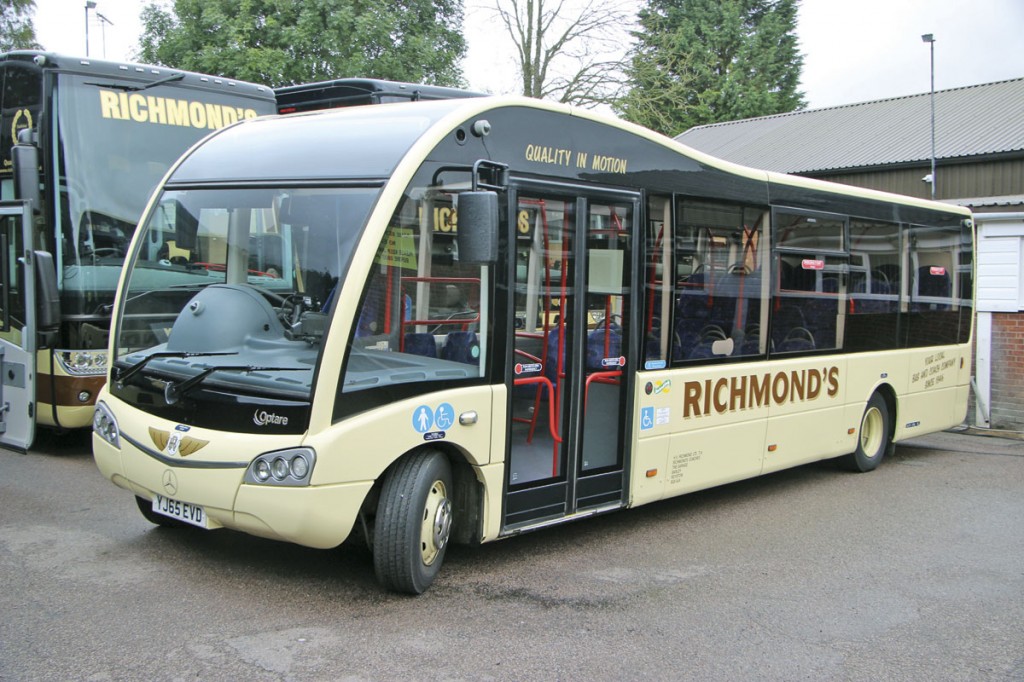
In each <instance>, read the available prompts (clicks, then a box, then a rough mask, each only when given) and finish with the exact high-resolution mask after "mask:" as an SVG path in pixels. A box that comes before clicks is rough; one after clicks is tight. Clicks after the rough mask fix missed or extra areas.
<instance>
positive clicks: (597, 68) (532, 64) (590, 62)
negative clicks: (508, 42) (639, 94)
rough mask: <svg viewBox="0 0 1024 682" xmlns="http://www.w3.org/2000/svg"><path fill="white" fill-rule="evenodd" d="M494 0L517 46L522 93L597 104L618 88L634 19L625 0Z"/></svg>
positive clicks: (608, 100)
mask: <svg viewBox="0 0 1024 682" xmlns="http://www.w3.org/2000/svg"><path fill="white" fill-rule="evenodd" d="M494 2H495V5H494V7H495V10H496V11H497V13H498V16H499V17H500V18H501V22H502V24H503V26H504V27H505V32H506V33H507V34H508V36H509V37H510V38H511V39H512V42H513V43H514V44H515V47H516V53H517V56H518V60H519V72H520V75H521V76H522V83H523V94H524V95H526V96H527V97H536V98H538V99H553V100H556V101H559V102H564V103H569V104H576V105H581V106H596V105H598V104H607V103H609V102H611V101H613V100H614V99H615V98H616V97H617V95H618V94H619V93H620V92H621V90H622V88H623V85H624V75H623V74H624V71H625V54H626V52H627V50H628V49H629V43H630V37H629V29H630V28H631V26H632V24H633V22H634V20H635V16H634V12H633V6H632V4H631V3H629V2H628V0H611V1H610V2H603V1H602V0H494Z"/></svg>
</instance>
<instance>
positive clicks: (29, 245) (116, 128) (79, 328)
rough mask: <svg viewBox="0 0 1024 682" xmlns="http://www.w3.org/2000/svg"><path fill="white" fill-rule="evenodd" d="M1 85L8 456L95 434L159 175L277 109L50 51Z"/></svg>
mask: <svg viewBox="0 0 1024 682" xmlns="http://www.w3.org/2000/svg"><path fill="white" fill-rule="evenodd" d="M0 82H2V83H3V87H2V89H0V112H2V113H0V158H2V159H3V163H2V165H0V252H2V253H3V257H2V259H0V260H2V267H0V375H2V376H3V378H4V379H3V382H2V384H0V405H2V406H3V409H2V410H0V445H3V446H6V447H9V448H13V449H17V450H27V449H28V448H29V447H30V446H31V445H32V440H33V437H34V435H35V428H36V426H37V425H41V426H45V427H51V428H57V429H84V428H88V427H89V425H90V424H91V423H92V416H93V410H94V408H95V403H96V395H97V394H98V393H99V389H100V387H101V386H102V385H103V381H104V378H105V376H106V373H107V345H108V340H109V339H108V329H109V325H110V313H111V310H112V308H113V302H114V290H115V288H116V286H117V281H118V277H119V276H120V273H121V266H122V265H123V264H124V258H125V255H126V254H127V253H128V244H129V242H130V241H131V237H132V234H133V233H134V231H135V225H136V223H138V221H139V218H140V217H141V216H142V212H143V210H144V209H145V207H146V202H147V201H148V200H149V195H150V194H151V193H152V192H153V190H154V189H155V188H156V186H157V185H158V184H159V183H160V180H161V178H162V177H163V175H164V173H166V172H167V169H168V168H170V167H171V165H172V164H173V163H174V162H175V161H176V160H177V159H178V157H179V156H181V155H182V154H183V153H184V152H185V151H186V150H187V149H188V148H189V147H190V146H192V145H193V144H195V143H196V142H197V141H198V140H199V139H200V138H202V137H203V136H205V135H206V134H208V133H210V132H211V131H212V130H216V129H217V128H220V127H222V126H224V125H229V124H231V123H233V122H235V121H238V120H240V119H245V118H254V117H256V116H257V115H262V114H272V113H274V112H275V107H274V95H273V92H272V91H271V90H270V89H269V88H267V87H264V86H259V85H255V84H252V83H244V82H241V81H235V80H231V79H225V78H219V77H216V76H207V75H203V74H196V73H187V72H183V71H179V70H176V69H168V68H166V67H162V66H149V65H145V64H129V63H117V62H108V61H103V60H98V59H83V58H80V57H70V56H66V55H58V54H53V53H49V52H36V51H17V52H8V53H4V54H0ZM168 246H169V250H168V251H166V252H165V253H163V254H162V257H163V258H164V259H165V260H168V261H173V260H174V259H176V258H185V257H186V256H185V253H184V252H183V251H180V250H179V249H176V248H174V246H173V245H168Z"/></svg>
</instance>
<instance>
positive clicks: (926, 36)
mask: <svg viewBox="0 0 1024 682" xmlns="http://www.w3.org/2000/svg"><path fill="white" fill-rule="evenodd" d="M921 40H922V41H924V42H926V43H928V45H929V47H930V48H931V53H932V90H931V104H932V172H931V175H930V176H929V178H930V179H929V181H928V184H929V185H931V186H932V199H934V198H935V36H934V35H932V34H931V33H925V34H924V35H923V36H921Z"/></svg>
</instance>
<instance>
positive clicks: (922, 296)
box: [907, 226, 970, 348]
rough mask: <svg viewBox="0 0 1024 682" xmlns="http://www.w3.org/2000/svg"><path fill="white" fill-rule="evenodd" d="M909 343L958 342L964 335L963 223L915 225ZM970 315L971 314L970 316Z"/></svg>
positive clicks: (911, 233) (911, 243)
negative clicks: (961, 307) (960, 293)
mask: <svg viewBox="0 0 1024 682" xmlns="http://www.w3.org/2000/svg"><path fill="white" fill-rule="evenodd" d="M907 244H908V248H909V254H908V255H909V259H910V270H909V272H908V275H909V276H910V297H909V298H910V304H909V310H908V317H909V322H908V325H907V328H908V329H907V346H908V347H911V348H913V347H916V346H931V345H937V344H946V343H956V342H957V340H958V338H959V336H960V310H959V297H957V298H954V296H955V292H956V291H958V289H959V287H958V284H957V283H956V282H955V278H956V277H958V276H959V275H960V272H959V270H960V269H959V267H958V266H959V263H960V260H961V259H960V256H959V250H960V248H961V238H960V229H959V227H941V228H940V227H917V226H914V227H911V228H910V230H909V239H908V240H907ZM969 319H970V318H968V320H969Z"/></svg>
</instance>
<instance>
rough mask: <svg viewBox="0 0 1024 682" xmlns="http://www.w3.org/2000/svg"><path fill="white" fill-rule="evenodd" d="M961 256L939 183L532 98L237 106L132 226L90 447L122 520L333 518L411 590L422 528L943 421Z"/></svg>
mask: <svg viewBox="0 0 1024 682" xmlns="http://www.w3.org/2000/svg"><path fill="white" fill-rule="evenodd" d="M168 242H174V244H175V245H176V246H177V247H178V248H186V249H187V251H188V259H187V260H184V261H179V262H171V263H167V262H165V259H164V258H163V257H162V256H161V249H162V247H163V245H164V244H166V243H168ZM972 268H973V230H972V220H971V215H970V213H969V212H968V211H966V210H963V209H960V208H957V207H953V206H947V205H943V204H937V203H930V202H926V201H921V200H916V199H909V198H905V197H899V196H894V195H888V194H881V193H877V192H871V191H866V190H861V189H855V188H852V187H844V186H840V185H834V184H828V183H822V182H816V181H811V180H807V179H802V178H795V177H787V176H783V175H776V174H772V173H766V172H762V171H757V170H753V169H750V168H744V167H739V166H735V165H731V164H728V163H725V162H722V161H720V160H716V159H714V158H711V157H708V156H706V155H703V154H700V153H697V152H695V151H693V150H691V149H688V148H686V147H684V146H682V145H680V144H678V143H676V142H674V141H672V140H669V139H667V138H664V137H661V136H659V135H657V134H654V133H652V132H650V131H647V130H644V129H641V128H639V127H635V126H632V125H629V124H626V123H623V122H620V121H617V120H613V119H608V118H602V117H599V116H597V115H594V114H591V113H589V112H585V111H578V110H575V109H571V108H567V107H562V106H557V105H552V104H547V103H543V102H538V101H535V100H525V99H504V98H476V99H462V100H449V101H437V102H418V103H415V104H393V105H391V104H389V105H382V106H376V107H364V108H352V109H346V110H336V111H331V112H318V113H313V114H298V115H292V116H282V117H269V118H260V119H257V120H254V121H245V122H242V123H239V124H237V125H234V126H231V127H229V128H226V129H224V130H222V131H220V132H218V133H216V134H214V135H212V136H211V137H209V138H208V139H206V140H205V141H204V142H203V143H202V144H200V145H198V146H197V147H195V148H193V149H192V150H191V151H190V152H189V153H188V154H187V155H186V156H184V157H183V158H182V159H181V160H180V161H179V163H178V164H177V165H176V166H175V167H174V168H173V169H172V171H171V172H170V173H169V174H168V175H167V177H166V179H165V181H164V183H163V185H162V187H161V188H160V190H159V192H158V193H156V194H155V195H154V197H153V199H152V201H151V203H150V206H149V207H148V209H147V212H146V215H145V217H144V219H143V222H142V223H141V227H140V229H139V230H138V232H137V234H136V235H135V238H134V240H133V242H132V247H131V253H130V257H129V259H128V262H127V264H126V268H125V270H124V273H123V275H122V278H121V281H120V284H119V288H118V294H117V300H116V303H115V306H114V317H113V325H112V329H111V345H110V353H111V358H112V367H111V371H110V377H109V383H108V384H107V387H106V388H105V389H104V391H103V393H102V395H101V397H100V400H99V402H98V404H97V410H96V414H95V420H94V436H93V444H94V453H95V459H96V462H97V464H98V466H99V468H100V470H101V471H102V472H103V474H104V475H105V476H106V477H108V478H109V479H110V480H112V481H113V482H114V483H115V484H117V485H118V486H120V487H122V488H124V489H126V490H128V491H129V492H130V493H131V494H132V495H133V496H134V497H135V498H136V502H137V504H138V506H139V509H140V511H141V512H142V514H143V515H144V516H145V517H146V518H147V519H149V520H150V521H152V522H153V523H156V524H158V525H161V526H170V527H174V526H188V525H194V526H200V527H202V528H205V529H211V530H212V529H220V528H228V529H234V530H241V531H244V532H246V533H251V534H253V535H257V536H261V537H265V538H273V539H277V540H283V541H288V542H294V543H298V544H301V545H305V546H309V547H315V548H330V547H335V546H337V545H339V544H340V543H342V542H343V541H344V540H346V538H348V537H349V536H350V535H353V534H356V535H357V536H363V537H365V538H366V541H367V542H368V543H369V545H370V547H371V549H372V553H373V561H374V566H375V570H376V573H377V577H378V579H379V581H380V582H381V583H382V584H383V585H385V586H386V587H388V588H390V589H394V590H398V591H405V592H411V593H420V592H422V591H423V590H425V589H427V588H428V587H429V586H430V584H431V583H432V581H433V580H434V579H435V576H436V575H437V573H438V570H439V568H440V566H441V563H442V561H443V558H444V555H445V550H446V548H447V546H448V545H449V543H450V542H460V543H482V542H490V541H493V540H497V539H500V538H506V537H509V536H512V535H516V534H518V533H521V532H525V531H529V530H533V529H537V528H541V527H546V526H550V525H553V524H558V523H562V522H567V521H573V520H579V519H583V518H586V517H589V516H592V515H596V514H602V513H607V512H612V511H615V510H619V509H623V508H627V507H635V506H638V505H641V504H646V503H649V502H654V501H657V500H661V499H664V498H667V497H672V496H675V495H680V494H683V493H687V492H690V491H695V490H700V489H704V488H708V487H711V486H715V485H720V484H724V483H728V482H730V481H737V480H740V479H745V478H750V477H754V476H758V475H760V474H764V473H768V472H772V471H777V470H780V469H784V468H787V467H793V466H797V465H800V464H804V463H807V462H812V461H816V460H821V459H825V458H835V457H841V458H844V460H845V461H846V462H848V463H849V465H850V467H851V468H852V469H854V470H858V471H868V470H871V469H874V468H875V467H876V466H877V465H878V464H879V462H880V461H881V460H882V459H883V457H885V455H886V454H887V453H889V452H891V447H892V443H893V442H895V441H898V440H900V439H904V438H908V437H912V436H916V435H919V434H924V433H928V432H931V431H936V430H940V429H944V428H947V427H950V426H952V425H956V424H958V423H959V422H960V421H961V419H962V418H963V416H964V414H965V412H966V406H967V394H968V386H969V375H970V371H971V364H970V363H971V353H970V341H971V333H972V310H973V308H972V291H973V271H972Z"/></svg>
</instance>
